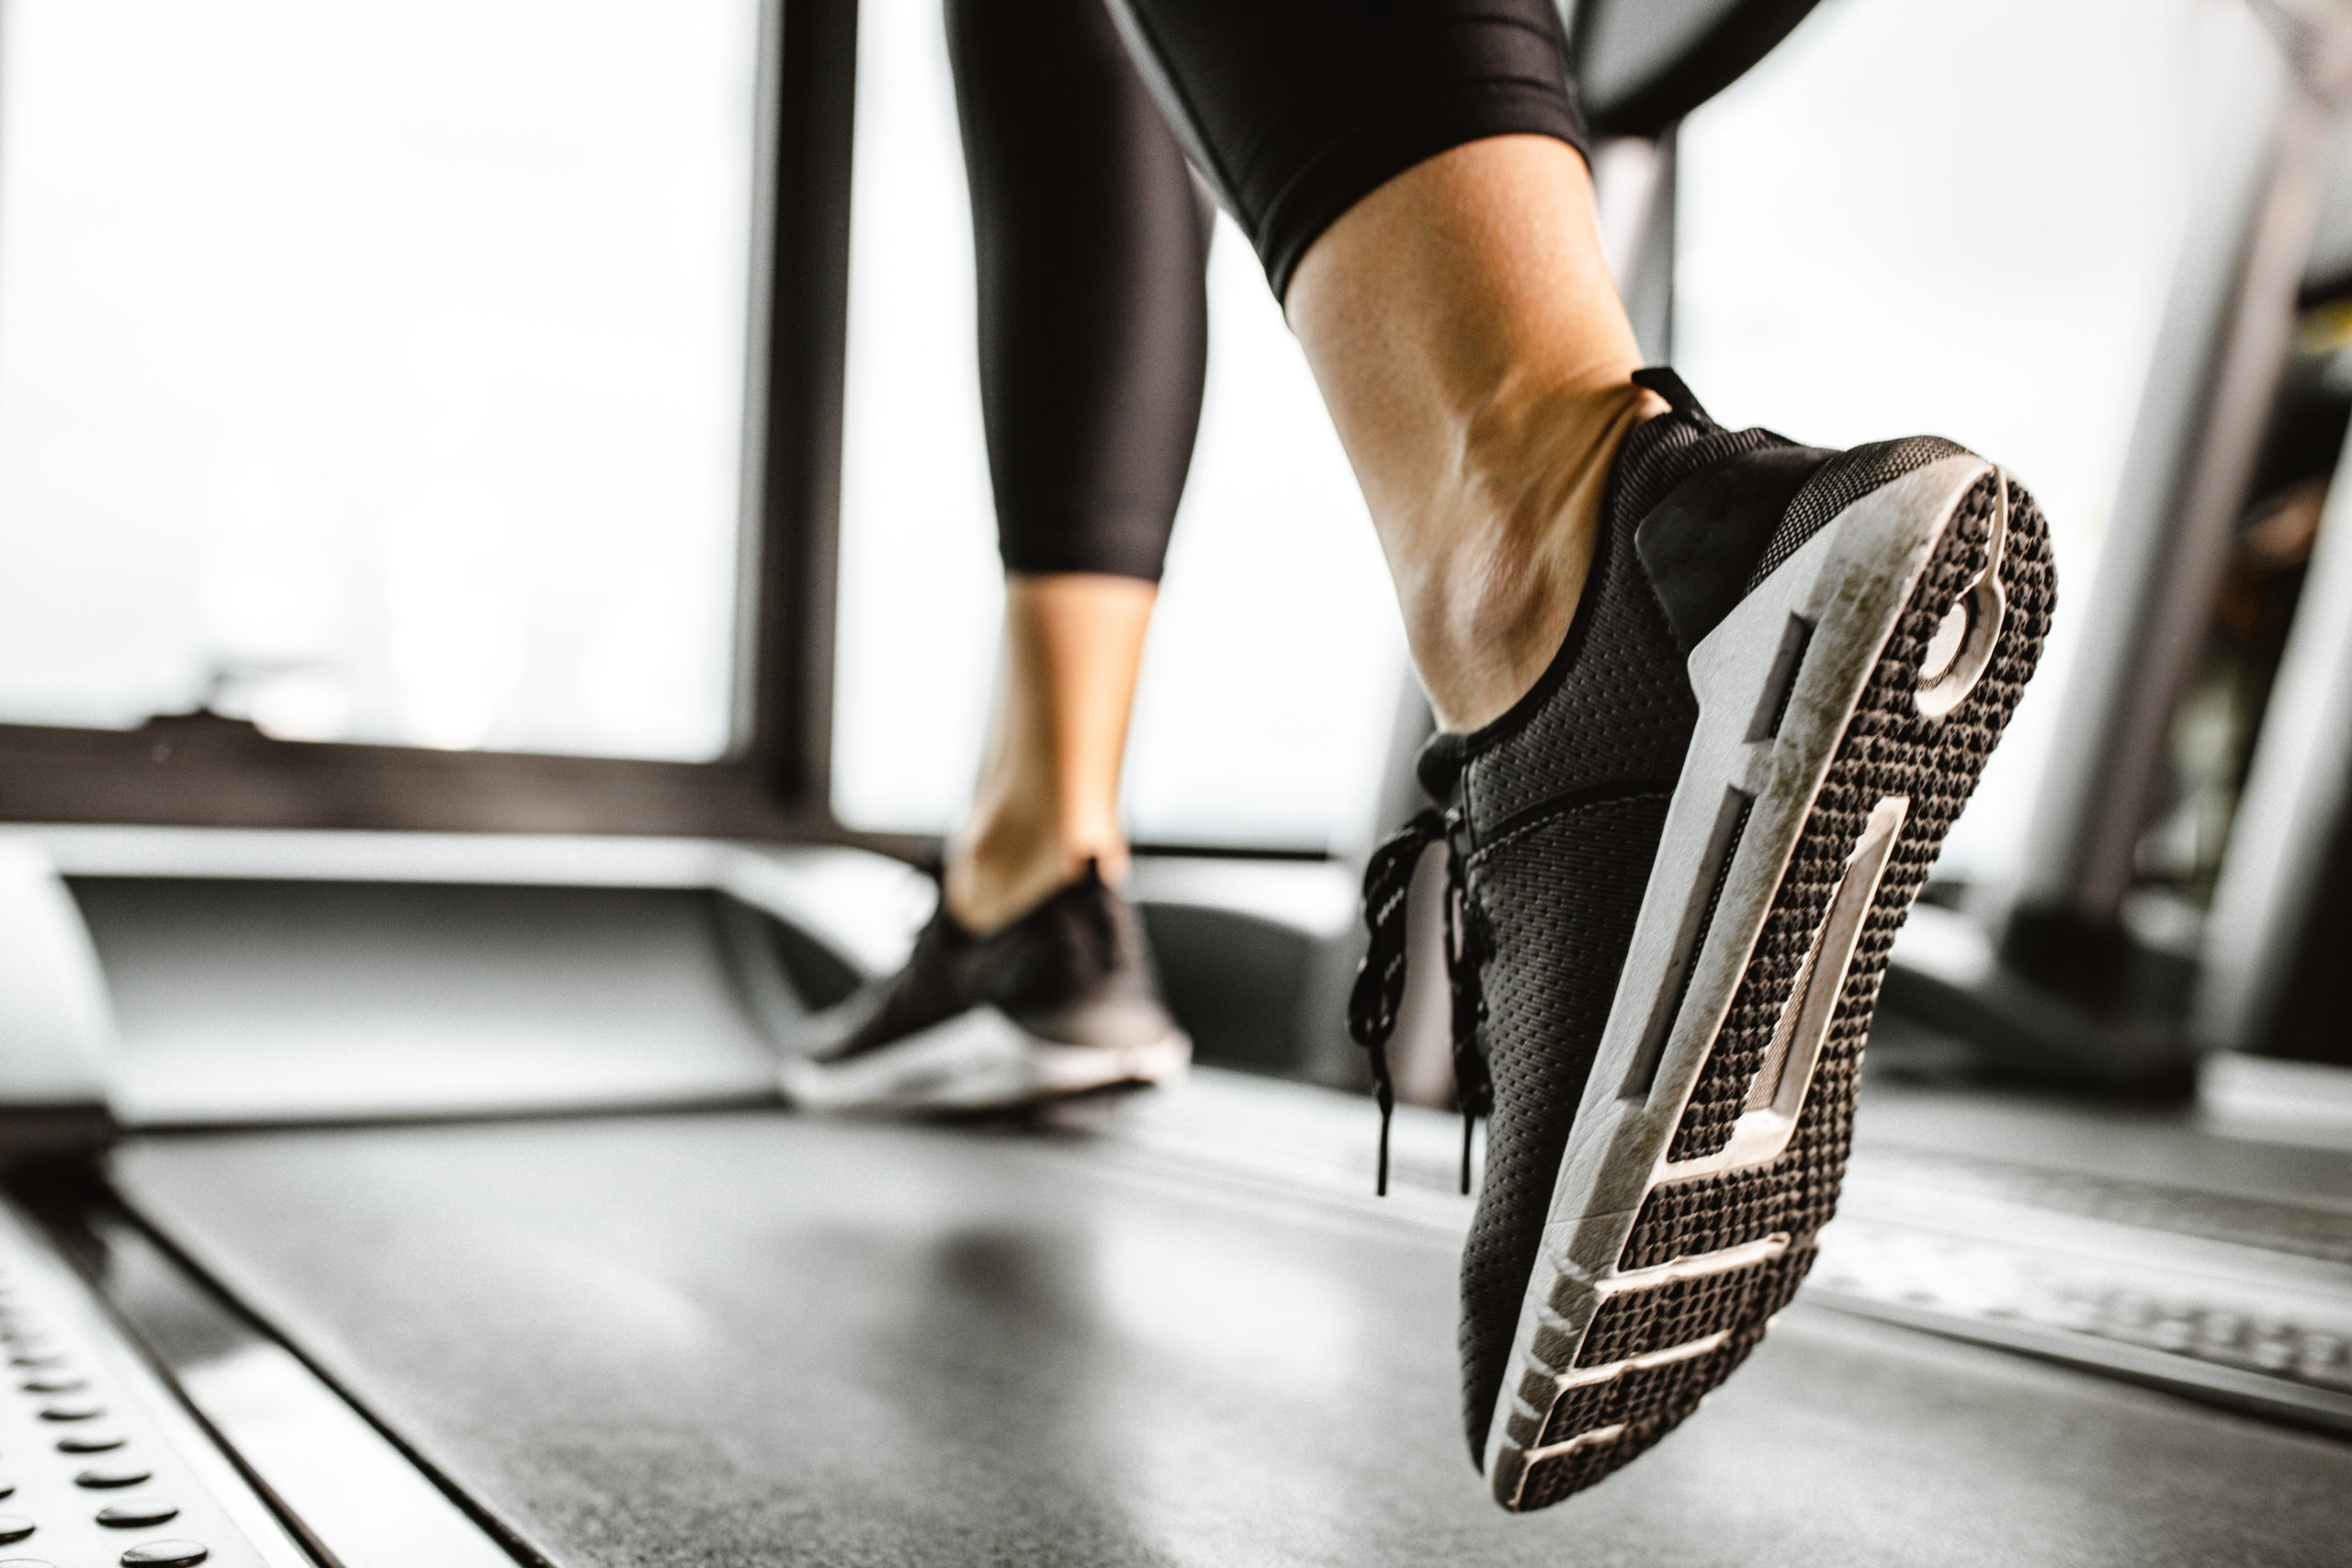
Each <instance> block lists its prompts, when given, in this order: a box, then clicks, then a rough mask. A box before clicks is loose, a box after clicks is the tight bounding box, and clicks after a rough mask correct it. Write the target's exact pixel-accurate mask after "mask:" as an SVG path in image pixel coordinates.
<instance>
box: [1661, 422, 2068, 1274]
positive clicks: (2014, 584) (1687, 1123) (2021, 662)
mask: <svg viewBox="0 0 2352 1568" xmlns="http://www.w3.org/2000/svg"><path fill="white" fill-rule="evenodd" d="M1893 445H1896V446H1899V445H1901V444H1900V443H1897V444H1893ZM1998 486H1999V481H1998V479H1996V478H1995V477H1994V476H1992V475H1989V474H1988V475H1986V476H1985V479H1984V480H1983V481H1982V482H1981V483H1980V484H1978V485H1977V487H1976V488H1975V489H1974V490H1973V491H1970V492H1969V494H1968V495H1967V496H1966V497H1965V498H1963V500H1962V502H1961V504H1960V507H1959V509H1958V513H1957V514H1956V515H1955V516H1954V518H1953V520H1952V523H1951V527H1950V528H1949V529H1947V530H1946V532H1945V536H1944V539H1943V542H1942V544H1941V545H1940V547H1939V548H1938V550H1937V551H1936V554H1935V556H1934V557H1933V558H1931V559H1930V561H1929V562H1928V569H1927V570H1926V572H1925V573H1924V574H1923V575H1922V579H1921V581H1920V583H1919V585H1918V587H1917V589H1916V590H1915V591H1914V592H1913V595H1912V600H1911V603H1910V604H1909V605H1908V607H1906V609H1905V611H1904V613H1903V615H1901V616H1900V617H1899V618H1898V620H1897V623H1896V626H1895V628H1894V634H1893V635H1892V636H1891V637H1888V639H1887V642H1886V646H1885V648H1884V649H1883V650H1882V652H1881V653H1880V656H1879V660H1878V663H1877V666H1876V667H1875V668H1874V669H1873V670H1872V671H1871V676H1870V681H1869V683H1868V685H1867V686H1866V687H1865V689H1864V691H1863V693H1862V696H1861V700H1860V704H1859V705H1858V706H1857V708H1856V711H1855V714H1854V717H1853V719H1852V721H1851V723H1850V724H1849V726H1848V728H1847V731H1846V734H1845V737H1844V739H1842V740H1841V741H1840V742H1839V744H1838V754H1837V756H1836V758H1835V759H1834V760H1833V761H1832V762H1831V764H1830V767H1829V771H1828V774H1827V776H1826V778H1825V779H1824V781H1823V784H1822V788H1821V793H1820V795H1818V796H1816V797H1815V805H1814V808H1813V815H1812V817H1811V818H1810V819H1809V820H1808V821H1807V823H1806V825H1805V829H1804V834H1803V836H1802V837H1801V838H1800V839H1799V840H1798V841H1797V845H1796V848H1795V850H1794V851H1793V852H1792V854H1791V856H1790V860H1789V864H1788V868H1787V870H1786V871H1785V872H1783V873H1782V874H1781V887H1780V891H1779V893H1778V894H1777V895H1776V896H1775V897H1774V899H1773V905H1772V908H1771V911H1770V914H1769V915H1768V916H1767V917H1766V919H1765V922H1764V927H1763V930H1762V931H1760V932H1759V933H1758V937H1757V941H1756V945H1755V947H1754V949H1753V951H1752V953H1751V954H1750V956H1749V959H1748V966H1747V975H1746V976H1745V977H1744V978H1743V979H1742V980H1741V982H1740V986H1739V989H1738V991H1737V992H1736V993H1735V995H1734V996H1733V998H1732V1004H1731V1010H1730V1011H1729V1013H1728V1014H1727V1015H1726V1016H1725V1018H1724V1024H1723V1028H1722V1030H1721V1032H1719V1033H1718V1034H1717V1036H1716V1039H1715V1043H1714V1046H1713V1050H1712V1051H1711V1052H1710V1053H1709V1055H1708V1058H1707V1062H1706V1066H1704V1067H1703V1068H1702V1070H1701V1072H1700V1076H1699V1081H1698V1082H1697V1083H1696V1084H1695V1085H1694V1086H1693V1087H1692V1089H1691V1097H1690V1100H1689V1101H1688V1102H1687V1104H1686V1105H1685V1107H1684V1110H1683V1113H1682V1118H1681V1121H1680V1122H1679V1124H1678V1125H1677V1127H1676V1129H1675V1134H1674V1140H1673V1142H1672V1144H1671V1145H1668V1151H1667V1157H1668V1159H1670V1160H1677V1161H1679V1160H1691V1159H1698V1158H1702V1157H1703V1156H1707V1155H1712V1154H1714V1153H1716V1152H1718V1151H1719V1150H1721V1149H1722V1148H1723V1147H1724V1145H1725V1144H1727V1143H1728V1142H1730V1140H1731V1129H1732V1124H1733V1122H1736V1121H1737V1120H1738V1118H1739V1114H1740V1111H1741V1108H1742V1106H1743V1105H1744V1104H1745V1102H1746V1100H1747V1090H1748V1086H1749V1084H1750V1083H1751V1082H1752V1081H1753V1080H1754V1078H1755V1077H1756V1071H1757V1068H1758V1066H1759V1065H1760V1064H1761V1062H1762V1060H1763V1057H1764V1053H1765V1051H1766V1049H1767V1048H1768V1047H1769V1045H1770V1042H1771V1038H1772V1032H1773V1029H1774V1027H1775V1026H1776V1025H1777V1024H1778V1022H1779V1021H1780V1016H1781V1008H1782V1007H1783V1006H1784V1005H1785V1004H1786V1002H1787V1000H1788V998H1789V993H1790V990H1791V988H1792V987H1793V986H1794V984H1795V982H1796V976H1797V973H1798V971H1799V970H1800V969H1801V968H1802V967H1803V965H1804V957H1805V954H1806V953H1807V952H1809V951H1810V950H1811V948H1812V946H1813V939H1814V933H1815V931H1816V930H1817V929H1818V928H1819V926H1820V923H1821V919H1822V915H1823V912H1824V910H1826V908H1827V907H1828V903H1829V897H1830V895H1831V894H1832V893H1833V892H1834V891H1835V890H1836V888H1837V886H1838V880H1839V879H1840V878H1841V877H1842V876H1843V875H1844V873H1845V865H1846V859H1847V857H1848V856H1849V854H1850V853H1851V852H1853V848H1854V845H1855V843H1856V841H1857V840H1859V839H1860V836H1861V830H1862V826H1863V823H1864V822H1865V821H1866V820H1867V818H1869V815H1870V812H1871V807H1874V806H1876V805H1877V804H1878V802H1879V801H1881V800H1882V799H1884V798H1885V797H1887V796H1889V795H1907V796H1908V797H1909V798H1910V802H1911V805H1910V811H1909V814H1908V816H1907V817H1906V818H1905V822H1904V826H1903V834H1902V837H1901V838H1900V840H1897V842H1896V844H1895V848H1894V853H1893V855H1892V856H1891V857H1890V859H1889V861H1888V863H1887V868H1886V873H1885V877H1884V880H1883V883H1882V884H1881V894H1880V897H1879V900H1878V903H1877V904H1876V905H1875V906H1874V907H1873V908H1872V909H1871V915H1870V918H1869V919H1868V921H1867V922H1866V923H1865V925H1864V928H1863V931H1862V936H1861V940H1860V943H1859V945H1858V946H1857V947H1856V949H1855V953H1854V959H1853V964H1852V966H1851V968H1850V969H1849V971H1848V978H1847V984H1846V989H1845V993H1844V995H1843V996H1842V997H1841V998H1839V1001H1838V1011H1837V1015H1836V1017H1835V1019H1834V1021H1832V1023H1831V1026H1830V1032H1829V1038H1828V1040H1827V1041H1826V1043H1824V1046H1823V1060H1824V1065H1825V1066H1826V1065H1827V1064H1829V1063H1832V1062H1837V1061H1842V1060H1845V1059H1847V1058H1849V1057H1851V1056H1853V1055H1857V1054H1858V1053H1859V1052H1860V1050H1861V1045H1862V1037H1863V1035H1864V1034H1865V1033H1866V1032H1868V1031H1869V1028H1870V1020H1871V1011H1872V1010H1873V1009H1874V1008H1875V1007H1876V1005H1877V1001H1878V987H1879V983H1880V981H1881V980H1882V979H1883V976H1884V975H1885V971H1886V955H1887V952H1888V950H1889V949H1890V948H1891V947H1892V946H1893V945H1894V933H1895V931H1897V930H1898V929H1899V928H1900V927H1901V925H1902V923H1903V920H1904V918H1905V916H1906V915H1908V914H1909V913H1910V908H1911V900H1912V899H1913V898H1915V897H1917V895H1918V891H1919V889H1920V887H1921V886H1924V885H1925V884H1926V882H1927V877H1928V869H1929V867H1931V866H1932V865H1933V864H1934V863H1935V859H1936V855H1937V853H1938V852H1939V851H1940V850H1941V849H1942V847H1943V840H1944V835H1945V833H1946V832H1948V831H1949V830H1950V829H1951V824H1952V822H1953V820H1954V819H1955V818H1958V817H1959V815H1960V811H1961V808H1962V807H1963V806H1965V805H1967V803H1968V796H1969V794H1970V792H1971V791H1973V789H1974V788H1975V787H1976V779H1977V776H1978V774H1980V773H1982V772H1983V771H1984V766H1985V759H1986V758H1987V757H1988V756H1990V755H1991V753H1992V750H1993V747H1994V745H1995V744H1996V742H1997V741H1998V740H1999V739H2000V737H2001V731H2002V730H2003V728H2006V727H2007V724H2008V721H2009V716H2010V715H2011V714H2012V713H2013V712H2015V711H2016V708H2017V704H2018V698H2019V697H2021V696H2022V695H2023V694H2024V690H2025V682H2026V679H2027V677H2028V676H2029V675H2030V674H2031V673H2032V671H2033V666H2034V662H2035V660H2037V659H2039V657H2040V655H2041V640H2042V638H2043V637H2045V636H2046V635H2047V633H2048V630H2049V624H2050V611H2051V608H2052V599H2053V597H2054V594H2053V592H2052V588H2053V581H2052V572H2051V570H2050V566H2049V528H2048V525H2047V524H2046V523H2045V522H2044V521H2043V520H2042V517H2041V509H2040V508H2039V507H2037V506H2035V505H2034V503H2033V502H2032V499H2031V498H2030V496H2028V495H2027V494H2026V493H2025V492H2024V491H2021V490H2018V489H2016V488H2015V487H2012V489H2011V491H2010V507H2009V527H2008V536H2009V538H2008V546H2007V549H2006V550H2005V552H2004V555H2003V571H2002V584H2003V587H2004V589H2005V591H2006V592H2007V601H2008V614H2007V625H2006V626H2004V627H2003V629H2002V632H2001V644H2000V646H1999V647H1997V648H1996V652H1995V658H1994V660H1993V662H1992V664H1991V665H1990V666H1989V667H1988V668H1987V669H1986V671H1985V675H1984V678H1983V679H1982V680H1980V681H1979V682H1977V685H1976V688H1975V690H1974V691H1973V692H1971V693H1970V694H1969V695H1968V698H1967V700H1966V701H1965V702H1963V703H1962V705H1961V706H1960V707H1959V708H1958V709H1957V710H1955V711H1954V712H1952V713H1951V714H1949V715H1947V716H1945V717H1944V718H1942V719H1940V720H1939V719H1929V718H1925V717H1922V716H1920V715H1919V712H1918V708H1917V694H1918V665H1919V660H1920V659H1921V658H1922V657H1923V656H1924V654H1925V652H1926V649H1927V639H1928V636H1929V635H1930V634H1931V633H1932V632H1933V631H1934V629H1935V628H1936V626H1938V624H1939V622H1940V621H1941V619H1942V617H1943V615H1945V613H1946V612H1947V611H1949V610H1950V609H1951V606H1952V604H1953V603H1954V601H1956V600H1957V599H1958V597H1959V596H1960V593H1961V592H1962V589H1964V588H1965V587H1966V586H1967V584H1968V583H1969V582H1970V581H1973V579H1974V578H1975V577H1976V576H1977V574H1978V573H1980V572H1981V571H1982V570H1984V565H1985V547H1986V544H1987V542H1988V540H1989V538H1990V536H1991V532H1992V524H1993V513H1994V509H1995V507H1996V504H1997V502H1998V495H1999V489H1998ZM1835 1157H1836V1158H1837V1159H1838V1161H1840V1162H1842V1161H1843V1159H1844V1155H1843V1152H1842V1150H1839V1151H1838V1153H1837V1154H1836V1156H1835ZM1776 1228H1777V1227H1776Z"/></svg>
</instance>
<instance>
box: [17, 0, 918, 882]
mask: <svg viewBox="0 0 2352 1568" xmlns="http://www.w3.org/2000/svg"><path fill="white" fill-rule="evenodd" d="M758 47H759V51H760V59H759V62H758V69H759V117H758V130H757V136H758V145H757V147H756V150H755V154H754V162H753V167H754V170H755V175H754V179H755V182H756V184H755V191H754V204H753V230H752V244H753V247H754V254H753V257H752V288H751V294H752V299H751V301H750V304H751V309H750V312H749V322H750V331H749V333H748V334H747V335H748V338H749V352H748V354H747V355H746V361H747V363H746V366H745V382H746V398H745V410H744V443H743V449H744V462H743V491H742V494H743V504H742V512H741V517H742V547H741V566H740V569H739V581H738V595H739V598H738V604H739V608H738V611H737V630H736V658H735V668H736V675H735V692H734V698H733V701H734V709H735V724H734V732H735V735H734V743H733V744H732V746H731V747H730V748H729V751H728V752H727V754H726V755H724V756H722V757H720V758H719V759H718V760H717V761H711V762H666V761H648V760H643V759H631V758H612V757H580V756H566V755H560V754H551V753H536V752H512V751H443V750H431V749H427V748H413V747H405V746H390V745H362V744H354V743H348V742H340V741H326V742H313V741H289V740H277V739H271V738H270V737H268V736H266V735H264V734H262V733H261V732H260V731H259V730H258V729H256V728H254V726H253V725H251V724H250V723H247V722H245V721H243V720H238V719H230V718H223V717H220V716H216V715H211V714H203V713H199V714H192V715H166V716H157V717H155V718H153V719H150V720H149V721H148V722H147V723H146V724H144V725H142V726H141V727H140V728H136V729H131V730H105V729H87V728H67V727H62V726H56V727H52V726H42V725H20V724H0V821H9V822H58V823H64V822H76V823H95V822H106V823H135V824H145V825H169V826H177V827H232V826H233V827H278V828H336V829H411V830H440V831H498V832H570V833H582V832H587V833H636V834H690V835H695V836H703V837H714V838H730V839H752V840H786V839H789V840H802V841H808V840H816V841H833V842H854V843H861V844H865V845H867V846H869V847H872V848H876V849H882V850H886V851H889V852H898V853H901V854H904V853H908V852H910V851H912V850H914V849H917V848H919V847H920V846H921V844H922V842H923V840H913V839H909V838H906V837H905V836H902V835H888V834H872V833H860V832H855V831H853V830H851V829H844V828H843V827H842V825H841V824H840V823H839V822H837V821H836V820H835V819H834V818H833V816H832V812H831V804H830V801H829V799H828V796H829V793H830V780H831V743H832V684H833V626H834V604H833V599H834V576H835V562H836V559H837V558H838V554H839V549H838V544H839V528H840V502H841V442H842V385H843V369H844V358H845V350H846V346H847V309H846V307H847V302H848V294H849V213H850V166H851V160H850V149H851V138H852V134H853V125H854V111H855V107H856V105H855V95H856V65H857V60H856V55H857V6H856V4H855V0H764V3H763V6H762V7H761V14H760V25H759V45H758Z"/></svg>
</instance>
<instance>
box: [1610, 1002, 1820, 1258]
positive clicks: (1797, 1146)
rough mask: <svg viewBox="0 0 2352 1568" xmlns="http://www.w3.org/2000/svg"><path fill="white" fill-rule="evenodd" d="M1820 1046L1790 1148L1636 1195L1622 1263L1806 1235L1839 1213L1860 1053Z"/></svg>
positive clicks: (1665, 1184) (1685, 1254)
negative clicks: (1759, 1162)
mask: <svg viewBox="0 0 2352 1568" xmlns="http://www.w3.org/2000/svg"><path fill="white" fill-rule="evenodd" d="M1837 1045H1838V1042H1837V1041H1836V1040H1834V1039H1833V1040H1832V1041H1831V1042H1829V1043H1827V1044H1825V1046H1824V1047H1823V1050H1822V1055H1821V1060H1820V1061H1819V1063H1818V1064H1817V1065H1816V1066H1815V1068H1814V1078H1813V1091H1812V1092H1811V1093H1810V1094H1809V1095H1807V1096H1806V1098H1805V1102H1804V1110H1803V1111H1800V1112H1799V1113H1798V1116H1797V1124H1796V1129H1795V1131H1794V1132H1792V1134H1790V1136H1789V1146H1788V1147H1787V1148H1786V1149H1783V1150H1782V1151H1781V1155H1780V1157H1779V1158H1777V1159H1775V1160H1773V1161H1772V1162H1771V1163H1770V1164H1769V1165H1764V1166H1758V1167H1756V1168H1752V1169H1748V1170H1728V1171H1724V1172H1723V1173H1721V1174H1720V1175H1716V1176H1707V1177H1701V1178H1700V1179H1697V1180H1695V1181H1669V1182H1663V1183H1661V1184H1659V1185H1658V1186H1657V1187H1653V1188H1652V1189H1650V1191H1649V1195H1648V1196H1647V1197H1646V1198H1644V1199H1643V1200H1642V1207H1641V1212H1640V1213H1638V1214H1637V1215H1636V1216H1635V1218H1634V1228H1633V1231H1632V1233H1631V1234H1630V1235H1628V1236H1627V1237H1626V1240H1625V1250H1624V1252H1623V1255H1622V1256H1621V1257H1620V1258H1619V1259H1618V1264H1617V1266H1618V1267H1619V1268H1621V1269H1649V1268H1655V1267H1656V1266H1657V1265H1658V1264H1661V1263H1670V1262H1672V1261H1673V1260H1674V1259H1676V1258H1694V1257H1697V1256H1698V1255H1699V1254H1701V1253H1704V1252H1721V1251H1722V1250H1724V1248H1725V1247H1737V1246H1739V1245H1740V1244H1741V1243H1743V1242H1750V1241H1759V1240H1761V1239H1763V1238H1764V1237H1765V1236H1768V1235H1772V1234H1773V1233H1775V1232H1785V1233H1786V1234H1788V1235H1811V1234H1812V1233H1813V1232H1815V1231H1816V1230H1819V1229H1820V1228H1821V1227H1822V1226H1823V1225H1824V1224H1827V1223H1828V1220H1829V1216H1830V1215H1831V1214H1832V1213H1835V1212H1836V1211H1837V1207H1838V1188H1839V1185H1840V1183H1841V1181H1842V1180H1843V1179H1844V1177H1845V1174H1846V1152H1847V1150H1848V1148H1849V1147H1850V1146H1851V1145H1852V1143H1853V1137H1854V1077H1855V1075H1856V1074H1857V1073H1859V1072H1860V1069H1861V1052H1860V1046H1859V1043H1857V1046H1856V1049H1854V1050H1852V1051H1845V1050H1839V1049H1833V1047H1836V1046H1837Z"/></svg>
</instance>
